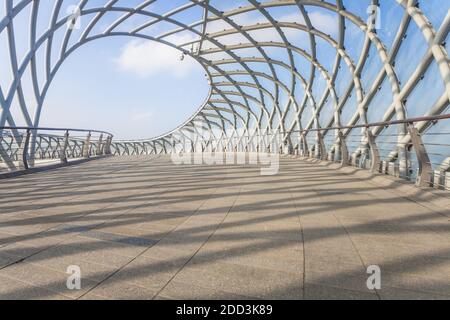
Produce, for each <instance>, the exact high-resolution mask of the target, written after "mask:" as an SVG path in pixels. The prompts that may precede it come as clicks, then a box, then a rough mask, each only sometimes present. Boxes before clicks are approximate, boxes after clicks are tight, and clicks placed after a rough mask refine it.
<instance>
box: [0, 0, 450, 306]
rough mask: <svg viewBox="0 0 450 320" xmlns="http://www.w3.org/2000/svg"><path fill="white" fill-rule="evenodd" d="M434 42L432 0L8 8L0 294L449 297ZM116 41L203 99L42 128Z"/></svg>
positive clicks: (0, 81) (446, 193) (447, 132)
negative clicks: (163, 60)
mask: <svg viewBox="0 0 450 320" xmlns="http://www.w3.org/2000/svg"><path fill="white" fill-rule="evenodd" d="M24 21H26V22H25V23H24ZM43 22H45V23H44V25H45V27H44V28H43V27H42V24H43ZM21 26H22V27H23V26H25V28H22V29H23V30H21ZM18 30H21V31H18ZM449 32H450V11H449V5H446V4H443V2H442V1H439V0H426V1H425V0H409V1H406V0H390V1H375V0H366V1H350V0H345V1H344V0H336V1H319V0H308V1H303V0H267V1H255V0H245V1H244V0H239V1H233V2H232V3H230V2H228V1H217V0H190V1H184V0H183V1H181V0H180V1H178V0H177V1H171V2H170V4H168V3H167V2H166V1H162V0H146V1H144V0H141V1H134V2H133V3H131V2H130V3H127V4H125V1H117V0H111V1H106V0H104V1H90V0H81V1H66V0H58V1H55V2H54V4H53V5H52V6H48V3H46V2H42V1H41V2H40V1H31V0H20V1H13V0H5V1H4V3H3V4H2V5H1V8H0V48H1V51H0V59H1V60H0V66H1V68H3V69H0V70H1V73H0V299H236V300H237V299H239V300H242V299H450V144H449V142H448V140H449V137H450V114H449V106H450V58H449V55H448V50H449V49H450V48H449V44H450V39H449ZM24 34H25V35H26V37H25V38H24ZM114 36H129V37H132V38H138V39H143V40H148V41H154V42H158V43H160V44H163V45H167V46H170V47H172V48H174V49H176V50H179V52H180V57H181V59H180V60H183V59H184V58H185V57H187V56H189V57H191V58H193V59H194V60H195V61H196V62H197V63H198V64H200V65H201V66H202V67H203V68H204V69H205V73H206V75H207V77H208V79H209V83H210V88H211V89H210V94H209V97H208V99H207V100H206V101H205V103H204V104H203V105H202V106H200V108H199V109H198V111H197V112H196V113H195V114H193V115H192V117H191V118H189V119H187V120H186V122H185V123H183V124H181V125H180V126H179V127H177V128H175V129H174V130H172V131H170V132H168V133H167V134H163V135H161V136H159V137H154V138H150V139H144V140H137V139H136V140H126V141H125V140H121V139H120V137H118V138H117V137H115V136H114V128H109V130H108V131H102V130H97V129H95V128H83V129H76V128H57V127H49V128H45V127H43V126H41V125H40V123H41V122H42V120H43V119H42V118H41V116H42V109H43V107H44V101H45V99H46V95H47V92H48V90H49V88H50V86H51V85H52V82H53V80H54V79H55V76H56V74H57V73H58V71H59V69H60V67H61V66H62V65H63V64H64V62H65V61H66V59H67V58H68V57H69V56H70V55H71V54H72V53H73V52H75V51H76V50H78V49H79V48H81V47H83V46H84V45H85V44H87V43H90V42H95V40H98V39H104V38H110V37H114ZM24 39H25V40H24ZM24 43H26V44H27V45H25V46H24V45H23V44H24ZM20 48H21V49H20ZM24 48H25V49H24ZM4 68H6V69H4ZM3 75H5V76H3ZM168 94H169V93H168ZM74 127H76V125H74ZM71 276H75V278H71ZM77 277H78V278H77ZM73 279H74V282H71V281H72V280H73ZM78 280H80V281H81V282H79V281H78ZM77 281H78V282H77ZM77 283H78V284H79V286H78V285H77ZM71 285H74V286H75V287H71Z"/></svg>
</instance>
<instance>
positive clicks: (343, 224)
mask: <svg viewBox="0 0 450 320" xmlns="http://www.w3.org/2000/svg"><path fill="white" fill-rule="evenodd" d="M356 171H357V170H356V169H352V168H345V169H340V170H337V169H336V168H334V166H330V165H327V164H323V163H322V164H321V163H313V162H311V161H305V160H300V159H298V158H282V160H281V169H280V174H278V175H275V176H261V175H260V169H259V168H257V167H252V166H227V167H225V166H206V165H205V166H176V165H173V164H172V162H171V161H170V159H169V158H166V157H158V158H151V157H140V158H139V157H129V158H128V157H117V158H106V159H102V160H96V161H91V162H88V163H84V164H81V165H77V166H72V167H65V168H61V169H57V170H53V171H48V172H43V173H37V174H32V175H27V176H21V177H17V178H14V179H9V180H2V181H1V182H0V298H1V299H17V298H23V299H108V298H122V299H125V298H126V299H180V298H183V299H184V298H186V299H197V298H205V299H251V298H257V299H268V298H274V299H320V298H331V299H342V298H344V299H393V298H411V299H416V298H423V299H426V298H429V299H433V298H447V299H450V222H449V217H450V214H449V212H450V204H449V199H448V198H444V197H439V196H437V195H431V193H428V192H424V191H419V190H418V189H414V188H412V187H410V186H407V185H405V184H404V183H402V182H399V181H395V179H391V178H384V177H377V178H373V177H371V176H370V175H369V174H367V173H366V172H360V171H357V172H356ZM412 193H415V194H414V195H412ZM71 265H76V266H79V267H80V268H81V272H82V289H81V290H79V291H69V290H68V289H67V288H66V280H67V277H68V274H66V271H67V268H68V266H71ZM370 265H378V266H380V267H381V271H382V276H381V278H382V288H381V290H376V291H370V290H368V289H367V285H366V280H367V278H368V277H369V275H368V274H367V267H368V266H370Z"/></svg>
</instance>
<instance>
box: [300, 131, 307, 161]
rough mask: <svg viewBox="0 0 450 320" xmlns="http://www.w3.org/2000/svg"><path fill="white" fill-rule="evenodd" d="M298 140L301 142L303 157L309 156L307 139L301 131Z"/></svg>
mask: <svg viewBox="0 0 450 320" xmlns="http://www.w3.org/2000/svg"><path fill="white" fill-rule="evenodd" d="M300 141H301V144H302V149H303V154H302V156H303V157H308V158H309V148H308V141H307V140H306V136H305V134H304V133H302V134H301V135H300Z"/></svg>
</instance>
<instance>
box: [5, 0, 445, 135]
mask: <svg viewBox="0 0 450 320" xmlns="http://www.w3.org/2000/svg"><path fill="white" fill-rule="evenodd" d="M1 2H2V4H0V19H1V18H2V17H3V16H4V5H3V2H4V1H1ZM17 2H18V1H16V3H17ZM78 2H79V0H65V1H64V7H65V8H66V7H67V6H69V5H71V4H76V3H78ZM107 2H108V1H106V0H90V1H89V3H88V6H87V8H92V7H95V6H98V5H104V4H105V3H107ZM330 2H335V1H330ZM41 3H42V4H41V6H42V10H41V12H40V15H39V24H38V33H42V32H43V31H44V30H45V29H46V27H47V26H48V24H49V19H50V12H51V8H52V6H53V3H54V2H53V1H48V2H47V1H41ZM140 3H142V0H126V1H125V0H120V1H119V2H118V3H117V5H118V6H119V5H122V6H125V5H126V6H135V5H137V4H140ZM186 3H187V1H186V0H171V1H166V0H158V1H156V2H155V3H154V4H152V5H151V6H150V7H149V8H150V9H151V10H152V11H153V12H156V13H159V14H162V13H165V12H167V11H169V10H171V9H173V8H175V7H178V6H180V5H183V4H186ZM369 3H370V1H369V0H345V1H344V5H345V7H346V8H347V9H349V10H351V11H352V12H355V13H357V14H359V15H361V16H364V15H365V14H366V10H367V6H368V4H369ZM211 4H212V5H214V6H216V7H217V8H218V9H219V10H224V11H225V10H229V9H231V8H234V7H238V6H240V5H246V4H248V2H247V1H244V0H233V1H228V0H227V1H225V0H211ZM420 4H421V6H420V7H421V9H422V10H423V11H424V12H425V13H426V14H427V16H428V17H429V18H430V20H431V22H432V24H433V25H434V26H435V27H436V28H437V29H438V28H439V26H440V25H441V23H442V21H443V19H444V17H445V15H446V14H447V12H448V7H446V8H443V2H442V0H426V1H423V0H422V1H420ZM307 9H308V12H309V13H310V15H311V16H312V20H313V24H314V25H315V26H316V27H317V28H319V29H322V30H325V31H327V32H329V33H330V34H331V35H333V36H335V35H336V34H337V27H336V25H337V24H336V21H337V17H336V15H334V14H332V13H330V12H328V11H326V10H324V9H318V8H313V7H307ZM381 10H382V11H381V13H382V16H381V23H382V24H381V29H380V30H379V31H378V33H379V36H380V38H381V39H382V40H383V42H384V43H385V44H386V45H387V47H388V48H389V47H390V45H391V44H392V42H393V39H394V36H395V33H396V31H397V29H398V25H399V23H400V20H401V18H402V16H403V10H402V9H400V7H399V6H398V4H397V3H396V1H394V0H382V1H381ZM268 11H269V12H270V14H271V15H272V16H274V17H275V18H276V19H278V20H282V21H299V20H298V19H299V16H300V15H299V11H298V10H295V11H293V8H292V7H289V8H271V9H268ZM64 12H65V10H62V13H64ZM118 16H119V14H117V13H109V14H108V15H107V16H105V17H104V19H103V20H102V23H99V26H98V28H97V29H94V30H93V33H96V32H97V33H98V32H102V31H103V30H102V28H105V27H106V26H107V25H108V24H110V23H111V22H113V21H115V20H116V18H117V17H118ZM201 16H202V11H201V10H199V9H198V8H196V9H193V10H189V11H187V12H186V13H182V14H180V15H178V16H177V19H180V20H182V21H184V22H193V21H197V20H199V19H201ZM89 18H90V17H83V18H82V20H81V23H82V24H83V25H85V24H87V23H88V22H89ZM234 19H235V21H236V22H238V23H241V24H246V23H247V24H250V23H254V22H258V21H264V17H262V16H261V15H260V14H258V13H251V14H247V15H242V16H238V17H236V18H234ZM143 21H144V20H143V19H142V18H139V17H136V18H133V19H130V21H127V23H126V24H125V25H124V26H123V27H121V28H123V29H126V28H132V27H134V26H136V25H139V24H141V23H142V22H143ZM28 23H29V11H25V12H24V13H23V14H21V15H20V16H19V17H17V20H16V22H15V31H16V38H17V39H18V42H17V44H16V46H17V50H18V53H19V56H23V55H24V54H25V52H26V51H27V49H28V36H29V35H28ZM223 27H224V26H223V25H221V24H220V23H219V24H217V25H214V24H212V25H211V26H210V27H209V28H210V30H209V31H212V30H220V28H222V29H223ZM173 28H174V26H173V25H168V24H162V25H159V26H158V27H155V28H153V29H154V30H149V31H148V32H149V33H150V34H154V35H157V34H159V33H161V32H163V31H165V30H171V29H173ZM347 28H348V30H347V31H348V32H347V37H346V43H345V47H346V49H347V51H348V52H349V55H350V56H351V58H352V60H354V61H355V62H357V61H358V58H359V53H360V52H361V47H362V44H363V41H364V35H363V34H362V33H361V32H360V31H359V30H357V29H356V27H355V26H354V25H352V24H350V23H348V24H347ZM78 36H79V35H76V36H75V37H74V38H75V39H76V38H77V37H78ZM252 36H253V37H255V39H263V40H265V39H267V38H269V37H272V36H274V33H273V32H271V31H267V30H266V31H258V32H253V34H252ZM287 36H288V38H289V40H290V41H291V42H292V43H294V44H296V45H298V46H300V47H304V48H305V49H306V50H309V47H308V45H307V43H308V42H307V41H306V40H305V39H306V35H305V34H302V33H298V32H297V33H292V32H291V33H289V32H288V33H287ZM183 37H185V38H186V39H189V35H182V36H181V39H179V40H180V41H182V40H185V38H183ZM56 38H58V35H57V36H56ZM417 39H420V41H417ZM175 40H176V39H175ZM222 41H224V42H227V41H229V43H233V42H234V43H236V41H239V39H237V38H236V37H229V39H225V38H223V39H222ZM6 42H7V39H6V35H5V32H2V33H1V34H0V61H8V59H9V58H8V53H7V50H6V46H5V44H6ZM318 45H319V51H318V59H319V61H320V62H321V63H322V64H323V65H324V66H325V67H326V68H327V69H328V70H331V69H332V67H333V63H334V57H335V51H334V49H333V48H331V47H330V46H329V45H327V44H324V43H321V42H320V40H318ZM449 46H450V41H447V48H449ZM59 47H60V46H59V45H56V46H55V48H56V49H59ZM426 49H427V47H426V44H425V41H423V35H422V34H421V31H420V30H419V29H418V28H417V27H416V26H415V24H412V25H411V27H410V29H409V30H408V37H407V38H406V39H405V42H404V44H403V46H402V49H401V50H400V52H399V55H398V58H397V60H396V67H395V68H396V70H397V72H398V75H399V78H400V80H401V82H402V84H404V83H406V81H407V80H408V78H409V76H410V75H411V73H412V72H413V71H414V70H415V68H416V66H417V64H418V63H419V62H420V61H421V59H422V57H423V55H424V54H425V51H426ZM373 50H374V49H372V52H371V55H370V58H369V60H368V62H367V65H366V68H365V70H364V72H363V74H362V83H363V86H364V89H365V90H366V91H367V90H369V89H370V84H371V83H372V81H373V79H374V77H375V76H376V75H377V73H378V72H379V70H380V69H381V68H382V64H381V62H380V60H379V58H378V56H377V54H376V53H375V52H374V51H373ZM56 53H57V52H55V56H56ZM247 53H248V55H249V56H250V55H254V54H256V53H255V50H253V51H252V50H251V49H249V50H247ZM267 53H268V55H269V56H270V57H273V58H274V59H281V60H286V52H285V50H283V49H267ZM179 57H180V54H179V52H177V51H175V50H173V49H170V48H169V47H166V46H161V45H157V44H155V43H154V42H150V41H137V40H135V39H131V38H125V37H114V38H107V39H102V40H96V41H94V42H91V43H89V44H88V45H85V46H83V47H82V48H80V49H78V50H77V51H75V53H74V54H73V55H71V56H70V57H69V59H67V60H66V61H65V62H64V64H63V66H62V68H61V69H60V70H59V72H58V74H57V76H56V78H55V79H54V81H53V83H52V85H51V87H50V90H49V92H48V95H47V97H46V100H45V103H44V107H43V113H42V117H41V119H42V120H41V123H40V125H41V126H54V127H80V128H95V129H103V130H109V131H113V132H114V133H115V135H116V137H117V138H123V139H132V138H149V137H153V136H157V135H159V134H162V133H165V132H167V131H169V130H171V129H173V128H175V127H177V126H178V125H180V124H182V123H183V122H184V121H185V120H186V119H187V118H189V116H191V115H192V114H193V113H194V112H195V111H196V110H197V109H198V108H199V107H200V105H201V104H202V103H203V101H204V100H205V98H206V97H207V94H208V91H209V85H208V82H207V79H206V78H205V71H204V70H203V68H202V67H201V66H200V65H198V64H197V63H196V62H195V61H191V60H190V59H189V58H187V59H186V60H184V61H180V59H179ZM215 58H217V56H215ZM295 59H297V60H298V61H297V65H298V66H300V69H301V72H302V74H303V75H304V77H305V78H308V76H309V75H308V73H309V70H310V69H309V67H308V62H307V61H306V60H302V58H301V57H296V58H295ZM235 67H236V66H234V65H229V66H228V67H225V66H224V69H225V68H229V69H234V68H235ZM252 67H253V68H260V69H259V71H266V70H265V69H264V66H257V67H255V66H252ZM8 71H9V70H8V66H7V64H0V85H1V87H2V90H3V92H4V93H5V92H7V89H6V88H9V86H10V82H11V76H10V72H8ZM277 73H278V74H279V77H280V79H281V80H282V81H286V83H289V80H290V75H289V74H288V73H287V72H286V71H285V70H281V69H280V70H278V69H277ZM317 79H318V80H317V81H316V83H315V85H314V87H313V92H314V93H315V94H316V95H317V97H316V99H317V100H318V99H320V96H321V94H322V93H323V91H324V88H325V85H326V84H325V82H324V81H323V80H321V79H320V76H318V77H317ZM241 80H245V78H244V77H241ZM349 81H351V77H350V74H349V73H348V72H346V71H345V68H343V69H342V72H340V74H339V76H338V79H337V82H336V83H337V93H338V95H342V94H343V93H344V91H345V90H346V88H347V86H348V83H349ZM262 83H264V81H263V80H262ZM24 89H25V91H28V92H31V89H30V86H29V85H28V87H27V83H26V82H25V81H24ZM443 92H444V87H443V83H442V80H441V79H440V77H439V74H438V72H437V65H436V63H434V62H433V64H432V66H431V69H430V71H429V72H428V73H427V74H426V75H425V78H424V80H423V81H422V82H421V84H419V85H418V86H417V88H416V89H415V90H414V92H413V93H412V95H411V99H409V102H407V109H408V114H409V115H410V116H417V115H421V114H423V113H424V112H425V111H426V110H427V109H428V108H429V107H430V106H431V105H433V104H434V103H435V102H436V100H437V99H438V98H439V97H440V96H441V95H442V93H443ZM302 95H304V91H303V90H302V89H301V88H298V89H297V93H296V97H297V98H298V100H301V99H302ZM30 96H32V95H31V94H28V97H30ZM283 98H284V99H287V97H281V101H283ZM29 99H30V100H31V98H29ZM411 101H412V102H411ZM391 103H392V93H391V91H390V87H389V83H388V82H387V81H385V82H384V84H383V86H382V88H381V90H380V92H379V93H378V94H377V96H376V97H375V98H374V100H373V102H372V103H371V105H370V106H369V120H370V121H377V120H379V118H380V115H382V114H383V113H384V111H385V110H386V108H388V107H389V105H390V104H391ZM332 107H333V106H332V105H331V103H329V104H328V105H326V106H325V107H324V110H325V112H323V113H322V116H321V117H322V118H323V119H321V121H322V122H323V123H326V122H327V120H328V118H329V117H330V112H327V110H330V111H331V110H332ZM355 108H356V95H355V94H354V95H352V98H351V99H349V102H348V103H347V105H346V107H345V108H344V112H343V114H342V118H343V119H344V120H349V119H350V118H351V116H352V115H353V113H354V112H355ZM30 110H33V103H30ZM11 112H12V114H13V115H14V117H15V119H16V122H17V124H18V125H20V124H23V123H24V120H23V116H21V114H20V110H19V107H18V105H17V103H16V102H14V103H13V106H12V108H11ZM311 113H312V110H306V112H305V114H304V116H305V117H304V122H305V123H306V122H307V121H308V120H309V118H308V116H310V115H311Z"/></svg>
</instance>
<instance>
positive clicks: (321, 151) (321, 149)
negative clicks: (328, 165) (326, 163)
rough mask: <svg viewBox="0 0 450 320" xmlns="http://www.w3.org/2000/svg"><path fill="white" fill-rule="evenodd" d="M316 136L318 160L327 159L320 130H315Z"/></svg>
mask: <svg viewBox="0 0 450 320" xmlns="http://www.w3.org/2000/svg"><path fill="white" fill-rule="evenodd" d="M317 138H318V142H319V150H318V152H319V157H318V159H320V160H327V148H326V147H325V142H324V141H323V135H322V133H321V132H319V131H318V132H317Z"/></svg>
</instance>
